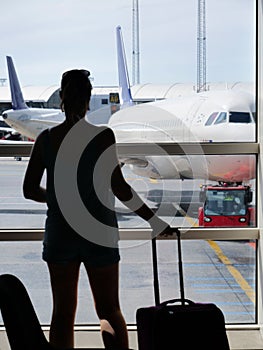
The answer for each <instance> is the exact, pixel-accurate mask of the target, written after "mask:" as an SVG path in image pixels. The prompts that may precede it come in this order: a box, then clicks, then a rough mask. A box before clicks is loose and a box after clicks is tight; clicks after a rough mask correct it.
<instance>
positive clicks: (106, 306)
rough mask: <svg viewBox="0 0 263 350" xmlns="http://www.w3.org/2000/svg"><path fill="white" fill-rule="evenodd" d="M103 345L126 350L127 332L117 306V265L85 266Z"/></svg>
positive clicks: (118, 305) (127, 346)
mask: <svg viewBox="0 0 263 350" xmlns="http://www.w3.org/2000/svg"><path fill="white" fill-rule="evenodd" d="M85 267H86V270H87V273H88V276H89V281H90V286H91V289H92V293H93V297H94V302H95V307H96V311H97V314H98V317H99V319H100V321H101V331H102V336H103V341H104V345H105V347H106V348H107V349H111V348H114V349H128V348H129V345H128V332H127V328H126V323H125V320H124V318H123V315H122V313H121V310H120V304H119V264H118V263H117V264H113V265H110V266H106V267H96V268H91V267H88V266H85Z"/></svg>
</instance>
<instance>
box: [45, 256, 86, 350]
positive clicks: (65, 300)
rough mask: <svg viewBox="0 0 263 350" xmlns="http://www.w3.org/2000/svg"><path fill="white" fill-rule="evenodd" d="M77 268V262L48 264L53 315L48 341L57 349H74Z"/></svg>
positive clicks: (78, 264)
mask: <svg viewBox="0 0 263 350" xmlns="http://www.w3.org/2000/svg"><path fill="white" fill-rule="evenodd" d="M79 267H80V263H79V262H72V263H67V264H53V263H48V268H49V273H50V280H51V287H52V293H53V314H52V320H51V326H50V334H49V341H50V344H51V345H53V346H54V347H55V348H58V349H64V348H73V347H74V320H75V314H76V308H77V292H78V279H79Z"/></svg>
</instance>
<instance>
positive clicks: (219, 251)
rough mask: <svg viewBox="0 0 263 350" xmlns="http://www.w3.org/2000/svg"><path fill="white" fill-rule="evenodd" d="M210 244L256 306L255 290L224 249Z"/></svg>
mask: <svg viewBox="0 0 263 350" xmlns="http://www.w3.org/2000/svg"><path fill="white" fill-rule="evenodd" d="M174 206H175V208H176V209H177V210H178V211H179V212H180V213H181V214H183V215H184V217H185V219H186V220H187V221H189V222H190V224H192V225H193V226H198V225H197V224H196V223H195V222H194V220H193V219H192V218H191V217H189V216H187V215H186V212H185V211H184V210H183V209H182V208H181V207H180V206H179V205H175V203H174ZM207 242H208V243H209V245H210V247H211V248H212V249H213V250H214V252H215V253H216V255H217V256H218V258H219V259H220V260H221V261H222V263H223V264H224V265H225V266H226V268H227V269H228V271H229V273H230V274H231V275H232V276H233V277H234V279H235V280H236V282H237V284H238V285H239V286H240V287H241V289H243V291H244V292H245V293H246V295H247V296H248V298H249V299H250V300H251V301H252V303H253V304H255V299H256V297H255V291H254V290H253V288H252V287H251V286H250V285H249V284H248V282H247V281H246V280H245V278H244V277H243V276H242V275H241V273H240V272H239V271H238V270H237V269H236V268H235V267H234V266H233V264H232V263H231V261H230V260H229V259H228V257H226V256H225V255H224V253H223V251H222V249H221V248H220V247H219V245H218V244H217V243H216V242H214V241H211V240H207Z"/></svg>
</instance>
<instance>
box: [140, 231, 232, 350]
mask: <svg viewBox="0 0 263 350" xmlns="http://www.w3.org/2000/svg"><path fill="white" fill-rule="evenodd" d="M176 234H177V242H178V267H179V281H180V294H181V295H180V296H181V297H180V298H179V299H172V300H167V301H165V302H162V303H160V294H159V281H158V266H157V251H156V238H153V239H152V260H153V275H154V296H155V305H154V306H150V307H142V308H139V309H138V310H137V311H136V324H137V336H138V349H139V350H166V349H169V350H173V349H174V350H176V349H180V350H192V349H195V350H199V349H200V350H229V349H230V348H229V343H228V339H227V334H226V329H225V319H224V315H223V313H222V311H221V310H220V309H219V308H218V307H217V306H216V305H215V304H213V303H205V304H204V303H195V302H193V301H192V300H189V299H186V298H185V295H184V282H183V266H182V252H181V240H180V231H179V230H178V229H176Z"/></svg>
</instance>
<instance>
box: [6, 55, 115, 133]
mask: <svg viewBox="0 0 263 350" xmlns="http://www.w3.org/2000/svg"><path fill="white" fill-rule="evenodd" d="M6 60H7V68H8V75H9V82H10V90H11V99H12V109H10V110H6V111H4V112H3V114H2V117H3V119H4V121H5V122H6V123H7V124H8V125H9V126H10V127H12V128H13V129H15V130H16V131H18V132H19V133H21V134H22V135H23V136H26V137H28V138H30V139H33V140H35V139H36V137H37V135H38V134H40V132H41V131H43V130H44V129H46V128H48V127H52V126H55V125H57V124H59V123H61V122H63V121H64V120H65V114H64V112H62V111H61V110H60V109H58V108H35V107H31V108H29V107H28V106H27V104H26V102H25V100H24V97H23V93H22V89H21V86H20V83H19V80H18V76H17V73H16V70H15V66H14V63H13V60H12V57H10V56H7V57H6ZM93 90H95V91H93V95H92V97H91V101H90V110H91V113H90V115H89V117H88V120H89V121H90V122H91V123H95V124H105V123H107V122H108V120H109V118H110V116H111V114H112V111H111V106H110V105H106V106H105V105H104V101H103V100H104V99H103V97H104V96H105V93H106V94H107V91H114V92H115V91H117V90H118V88H114V87H110V88H100V87H97V88H96V87H95V88H93Z"/></svg>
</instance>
